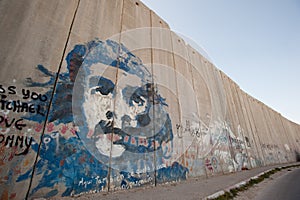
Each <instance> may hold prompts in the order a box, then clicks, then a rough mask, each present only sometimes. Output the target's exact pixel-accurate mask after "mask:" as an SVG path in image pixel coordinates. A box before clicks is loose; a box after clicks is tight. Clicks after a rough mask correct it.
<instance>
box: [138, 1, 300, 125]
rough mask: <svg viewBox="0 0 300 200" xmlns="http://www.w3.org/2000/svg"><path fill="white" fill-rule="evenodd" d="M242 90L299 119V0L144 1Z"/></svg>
mask: <svg viewBox="0 0 300 200" xmlns="http://www.w3.org/2000/svg"><path fill="white" fill-rule="evenodd" d="M142 2H144V4H146V5H147V6H148V7H149V8H151V9H152V10H154V11H155V12H156V13H157V14H158V15H159V16H160V17H161V18H162V19H164V20H165V21H166V22H167V23H168V24H169V25H170V27H171V29H172V30H173V31H175V32H179V33H181V34H183V35H185V36H188V37H190V38H192V39H193V40H194V41H195V42H196V43H197V44H198V45H199V46H201V47H202V48H204V49H205V50H206V52H207V53H208V55H209V57H210V58H211V60H212V61H213V63H214V64H215V65H216V66H217V67H218V68H219V69H220V70H222V71H223V72H225V73H226V74H227V75H228V76H229V77H230V78H231V79H232V80H234V81H235V82H236V83H237V84H238V85H239V86H240V87H241V89H243V90H244V91H246V92H247V93H248V94H250V95H251V96H253V97H255V98H256V99H258V100H260V101H262V102H263V103H265V104H267V105H268V106H270V107H271V108H273V109H274V110H276V111H278V112H280V113H281V114H282V115H283V116H284V117H286V118H288V119H290V120H292V121H294V122H296V123H298V124H300V0H244V1H241V0H185V1H182V0H181V1H179V0H178V1H175V0H142Z"/></svg>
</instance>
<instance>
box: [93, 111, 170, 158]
mask: <svg viewBox="0 0 300 200" xmlns="http://www.w3.org/2000/svg"><path fill="white" fill-rule="evenodd" d="M164 121H165V122H164V124H161V127H160V129H159V130H158V131H156V134H152V135H151V136H148V137H147V136H141V135H137V134H135V132H138V131H140V128H133V127H131V128H125V129H124V130H122V129H120V128H116V127H113V122H111V121H104V120H101V121H100V122H99V123H98V124H97V125H96V126H95V130H94V137H95V138H97V141H96V143H95V145H96V147H97V149H98V150H99V151H100V153H101V154H103V155H106V156H110V155H111V156H112V157H119V156H121V155H122V154H123V152H124V151H125V150H126V151H129V152H132V153H139V154H142V153H150V152H154V151H157V150H160V149H161V148H162V144H163V143H168V142H170V141H171V140H172V139H173V133H172V126H171V120H170V118H169V116H168V115H166V120H164ZM152 125H154V124H152ZM152 132H153V131H152Z"/></svg>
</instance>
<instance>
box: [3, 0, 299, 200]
mask: <svg viewBox="0 0 300 200" xmlns="http://www.w3.org/2000/svg"><path fill="white" fill-rule="evenodd" d="M0 30H1V31H0V40H1V49H0V58H1V61H2V62H1V73H0V77H1V79H0V80H1V82H0V95H1V102H0V103H1V105H0V166H1V168H0V184H1V187H0V197H1V199H24V198H35V197H52V196H58V197H59V196H71V195H78V194H81V193H87V192H94V191H97V192H107V191H114V190H122V189H130V188H133V187H144V186H147V185H158V184H160V183H166V182H173V181H183V180H186V179H188V178H191V177H202V178H208V177H210V176H214V175H216V174H226V173H230V172H236V171H240V170H243V169H250V168H255V167H260V166H264V165H272V164H276V163H288V162H294V161H296V160H297V159H299V152H300V146H299V140H300V138H299V133H300V126H299V125H298V124H295V123H293V122H291V121H289V120H288V119H285V118H283V117H282V116H281V115H280V114H279V113H277V112H276V111H274V110H272V109H271V108H269V107H268V106H266V105H265V104H263V103H262V102H259V101H258V100H256V99H254V98H253V97H251V96H249V95H248V94H247V93H245V92H244V91H242V90H241V89H240V88H239V86H238V85H237V84H236V83H234V82H233V81H232V80H231V79H230V78H228V77H227V76H226V75H225V74H224V73H223V72H221V71H219V70H218V69H217V68H216V67H215V66H213V64H212V63H210V62H209V61H208V60H207V59H206V58H204V57H203V56H202V55H200V54H199V53H198V52H197V51H196V50H195V49H193V48H192V47H191V46H189V45H187V44H186V43H185V42H184V40H183V39H182V38H180V37H179V36H178V35H176V34H175V33H173V32H172V31H170V29H169V26H168V24H167V23H166V22H164V21H163V20H162V19H161V18H160V17H158V16H157V15H156V14H155V13H154V12H153V11H151V10H149V9H148V8H147V7H146V6H145V5H143V3H142V2H140V1H134V0H110V1H105V0H52V1H43V0H2V1H0Z"/></svg>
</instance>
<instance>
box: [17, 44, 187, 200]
mask: <svg viewBox="0 0 300 200" xmlns="http://www.w3.org/2000/svg"><path fill="white" fill-rule="evenodd" d="M119 55H122V56H119ZM66 62H67V69H68V72H66V73H61V74H60V75H59V76H58V82H57V87H56V91H55V95H54V97H53V100H52V107H51V111H50V114H49V118H48V122H53V123H54V124H55V125H59V124H69V123H73V122H76V125H78V124H79V125H80V126H79V131H78V132H76V135H77V136H78V137H77V136H76V137H71V138H69V139H66V138H64V137H62V136H60V135H59V133H58V132H53V133H50V134H46V135H44V137H43V138H42V146H41V149H40V154H39V160H38V162H37V164H36V169H35V170H36V171H35V176H36V177H42V178H41V179H40V181H39V182H38V184H37V185H35V186H34V187H33V188H32V190H31V193H30V194H31V195H33V194H35V193H36V192H38V191H39V190H40V189H42V188H49V192H48V193H47V194H46V197H47V198H48V197H51V196H55V195H58V191H57V190H56V189H53V188H54V186H56V185H64V187H65V188H66V189H65V191H63V192H62V194H61V195H62V196H69V195H71V194H79V193H82V192H88V191H90V190H101V189H103V187H106V186H107V182H106V178H107V174H108V166H106V165H107V163H110V162H109V157H108V156H106V155H102V154H101V153H100V152H99V150H98V149H97V148H96V146H95V138H96V137H97V136H100V135H101V134H109V133H111V132H114V134H117V135H119V136H122V137H123V139H120V140H118V141H114V142H113V144H114V145H116V144H119V145H122V146H123V147H124V148H125V152H124V153H123V154H122V155H121V156H120V157H116V158H112V159H111V167H112V168H111V174H115V175H123V177H124V178H123V179H122V180H121V181H120V186H121V187H124V188H128V185H129V184H130V183H139V181H140V180H141V179H142V178H139V177H145V176H144V175H143V176H139V175H138V173H136V172H137V171H139V170H140V169H144V168H147V169H149V170H150V172H149V173H148V172H147V173H146V174H147V177H149V176H152V177H153V176H154V170H155V168H154V167H155V166H162V165H163V159H170V158H171V156H170V153H168V152H171V153H172V149H173V143H172V141H173V131H172V123H171V119H170V117H169V114H168V113H167V112H166V111H165V109H164V106H167V104H166V102H165V99H164V98H163V97H162V96H161V95H160V94H158V92H157V91H156V90H155V87H154V85H153V83H151V81H152V76H151V74H150V72H149V71H148V70H147V69H146V67H145V66H144V65H143V64H142V61H141V60H140V59H139V58H138V57H136V56H135V55H133V54H132V53H131V52H130V51H129V50H128V49H127V48H126V47H125V46H124V45H122V44H121V45H119V44H118V43H116V42H114V41H112V40H106V41H101V40H99V39H95V40H93V41H90V42H88V43H87V44H80V45H76V46H75V47H74V49H73V50H72V51H71V52H70V53H69V54H68V55H67V57H66ZM97 63H101V64H105V65H108V66H110V67H114V68H115V67H119V69H120V70H122V71H124V72H126V73H128V74H131V75H134V76H137V77H139V78H140V79H141V82H142V83H141V85H136V86H134V87H132V86H128V87H125V88H124V89H123V91H122V94H123V98H124V99H123V100H124V102H126V103H127V104H128V105H129V106H134V104H137V105H138V106H144V107H145V110H144V111H143V112H142V113H139V114H137V115H136V116H135V120H137V126H136V127H131V126H128V125H127V124H128V123H127V122H128V121H129V120H131V119H130V117H129V116H128V115H124V116H122V118H121V119H122V122H123V125H122V128H117V127H113V126H112V123H111V122H109V120H111V119H113V118H114V115H115V113H114V111H107V112H106V113H105V116H106V119H99V123H98V124H97V125H95V133H94V135H93V137H92V138H88V137H86V136H87V133H88V131H89V129H88V126H87V123H86V120H87V119H86V116H85V114H84V110H83V107H82V105H83V103H84V101H85V99H84V97H83V95H81V96H80V97H76V98H75V102H74V101H73V100H74V97H73V92H74V91H73V89H74V86H75V81H76V83H78V85H79V86H78V88H76V89H77V90H78V91H77V92H79V94H83V92H84V91H86V89H88V88H90V87H96V88H95V89H92V90H91V94H96V93H101V95H103V96H107V95H109V94H110V95H112V97H113V98H115V95H116V91H115V83H114V82H113V81H112V80H109V79H107V78H106V77H103V76H99V77H97V76H90V75H91V71H90V67H91V66H92V65H94V64H97ZM38 70H39V71H41V72H42V73H44V74H45V75H46V76H48V77H49V78H50V80H49V81H48V82H47V83H36V82H33V81H32V80H31V79H30V78H29V79H27V86H30V87H44V88H48V91H47V92H46V93H45V94H46V95H47V97H49V98H48V100H49V99H50V97H51V93H52V89H53V84H54V82H53V80H54V79H55V78H56V74H55V73H53V72H50V71H48V70H47V69H46V68H45V67H43V66H42V65H39V66H38ZM79 70H80V73H78V72H79ZM76 77H78V78H77V79H76ZM87 78H89V79H88V80H89V84H88V85H86V82H85V81H86V80H87ZM77 81H78V82H77ZM48 104H49V102H45V105H44V107H45V108H46V107H47V106H48ZM72 104H73V105H72ZM72 106H73V107H72ZM72 108H73V109H74V108H75V110H78V113H77V114H76V113H73V112H72V111H74V110H72ZM153 116H155V117H156V118H155V119H154V118H153ZM27 119H29V120H32V121H37V122H42V121H43V120H42V118H40V116H37V115H30V116H28V117H27ZM153 130H155V132H153ZM125 138H127V139H128V140H127V141H125V140H124V139H125ZM141 139H143V140H144V143H143V144H141V143H140V140H141ZM166 143H168V144H170V145H169V146H167V147H164V146H163V144H166ZM154 144H155V145H156V146H155V148H154ZM169 148H171V149H169ZM32 149H33V150H34V151H36V152H37V149H38V147H37V144H33V145H32ZM145 153H149V157H148V158H146V159H145V155H146V154H145ZM154 154H156V163H153V159H152V158H153V156H154ZM124 161H126V162H124ZM132 172H133V173H136V174H137V177H135V176H132V175H131V173H132ZM31 173H32V169H30V170H28V171H27V172H25V173H24V174H22V175H20V176H19V177H18V179H17V182H20V181H24V180H27V179H29V178H30V176H31ZM187 173H188V170H187V169H186V168H185V167H182V166H181V165H180V164H178V163H176V162H175V163H174V164H173V165H172V166H171V167H164V168H161V169H159V170H157V177H156V178H157V181H158V182H166V181H178V180H184V179H185V178H186V175H187ZM95 180H102V181H100V182H99V181H95Z"/></svg>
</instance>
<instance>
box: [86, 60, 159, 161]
mask: <svg viewBox="0 0 300 200" xmlns="http://www.w3.org/2000/svg"><path fill="white" fill-rule="evenodd" d="M97 67H99V65H98V66H97V65H94V66H92V67H91V71H92V74H93V75H91V76H90V78H89V85H90V88H89V89H88V90H87V92H86V93H85V102H84V104H83V107H84V112H85V116H86V120H87V124H88V127H89V134H88V137H91V138H94V139H96V147H97V149H98V150H99V151H100V152H101V153H102V154H103V155H106V156H109V155H110V154H111V156H112V157H118V156H121V155H122V153H123V152H124V151H125V150H126V146H127V147H129V145H126V143H128V142H129V143H131V141H129V140H135V138H134V137H138V136H139V134H138V133H137V132H138V130H141V128H146V127H147V126H149V127H148V131H147V132H145V133H140V134H142V135H143V136H144V140H146V139H147V137H151V134H153V133H152V131H151V116H150V115H151V114H150V108H151V107H152V106H151V102H150V98H151V97H152V92H151V91H152V89H153V88H152V84H150V83H148V84H144V83H143V82H142V80H141V79H140V78H139V77H137V76H135V75H132V74H129V73H127V72H122V73H121V74H120V76H118V81H115V82H113V81H112V80H111V79H110V78H111V77H108V76H107V75H105V74H102V75H101V76H99V75H98V76H97V75H96V74H95V73H97V72H99V71H98V70H97ZM112 71H114V72H116V73H117V71H116V69H113V70H112ZM112 79H113V78H112ZM115 83H117V84H115ZM151 113H153V112H151ZM136 140H141V138H137V139H136Z"/></svg>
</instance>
